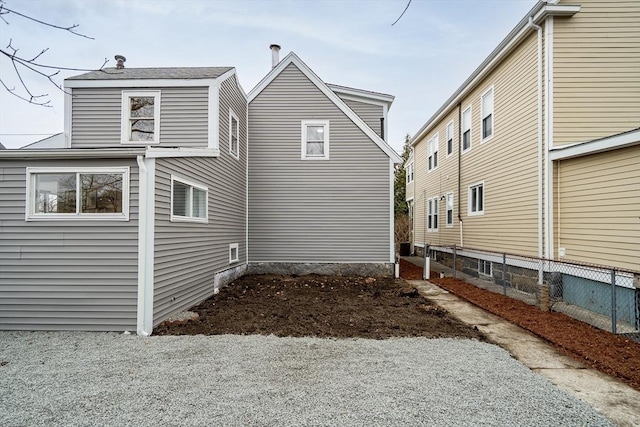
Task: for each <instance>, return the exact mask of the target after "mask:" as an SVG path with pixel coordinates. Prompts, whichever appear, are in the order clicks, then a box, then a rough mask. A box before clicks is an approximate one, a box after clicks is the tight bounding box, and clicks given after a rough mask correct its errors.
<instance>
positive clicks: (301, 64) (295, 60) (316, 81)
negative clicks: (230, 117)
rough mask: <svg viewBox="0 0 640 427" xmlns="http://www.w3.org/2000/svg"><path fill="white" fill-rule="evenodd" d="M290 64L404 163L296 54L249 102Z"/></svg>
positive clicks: (281, 64)
mask: <svg viewBox="0 0 640 427" xmlns="http://www.w3.org/2000/svg"><path fill="white" fill-rule="evenodd" d="M289 64H294V65H295V66H296V67H298V69H299V70H300V71H301V72H302V73H303V74H304V75H305V76H306V77H307V78H308V79H309V80H310V81H311V82H312V83H313V84H314V85H315V86H316V87H317V88H318V89H320V91H321V92H322V93H323V94H324V95H325V96H326V97H327V98H329V100H331V102H333V103H334V104H335V105H336V107H338V108H339V109H340V110H342V112H343V113H344V114H346V116H347V117H349V119H351V121H352V122H353V123H355V125H356V126H358V127H359V128H360V130H362V132H364V133H365V135H367V136H368V137H369V138H370V139H371V140H372V141H373V142H374V143H375V144H376V145H377V146H378V147H380V149H381V150H382V151H383V152H384V153H385V154H386V155H387V156H389V158H390V159H391V160H393V161H394V162H395V163H402V159H401V158H400V156H399V155H398V153H396V152H395V150H394V149H393V148H391V146H390V145H389V144H387V142H386V141H385V140H383V139H382V138H380V136H379V135H378V134H377V133H375V132H374V131H373V129H371V128H370V127H369V126H368V125H367V124H366V123H365V122H364V120H362V119H361V118H360V116H358V115H357V114H356V113H354V112H353V110H352V109H351V108H349V107H348V106H347V104H345V103H344V101H343V100H342V99H340V97H338V95H336V94H335V92H334V91H333V90H331V88H329V86H327V84H326V83H325V82H323V81H322V80H321V79H320V77H318V76H317V75H316V74H315V73H314V72H313V71H312V70H311V68H309V67H308V66H307V64H305V63H304V62H303V61H302V60H301V59H300V58H299V57H298V56H297V55H296V54H295V53H293V52H290V53H289V54H288V55H287V56H286V57H284V59H283V60H282V61H280V62H279V63H278V65H276V66H275V67H274V68H273V69H272V70H271V71H270V72H269V74H267V75H266V76H265V77H264V78H263V79H262V80H261V81H260V83H258V84H257V85H256V87H254V88H253V89H252V90H251V92H249V96H248V98H249V102H251V101H253V100H254V99H255V97H256V96H258V95H259V94H260V93H261V92H262V91H263V90H264V89H265V88H266V87H267V86H269V84H270V83H271V82H272V81H273V80H274V79H275V78H276V77H278V75H280V73H282V71H284V69H285V68H287V67H288V66H289Z"/></svg>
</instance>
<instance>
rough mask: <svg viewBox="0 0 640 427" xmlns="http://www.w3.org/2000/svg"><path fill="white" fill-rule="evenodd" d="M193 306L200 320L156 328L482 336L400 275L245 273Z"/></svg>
mask: <svg viewBox="0 0 640 427" xmlns="http://www.w3.org/2000/svg"><path fill="white" fill-rule="evenodd" d="M191 310H192V311H194V312H196V313H198V315H199V319H198V320H195V321H193V320H192V321H189V322H186V323H183V324H172V325H160V326H159V327H157V328H156V329H155V330H154V334H158V335H196V334H203V335H220V334H241V335H249V334H261V335H270V334H274V335H277V336H282V337H284V336H287V337H302V336H316V337H327V338H329V337H331V338H353V337H362V338H374V339H382V338H389V337H418V336H423V337H428V338H445V337H456V338H474V339H479V340H485V338H484V337H483V335H482V334H481V333H480V332H479V331H477V330H476V329H474V328H473V327H470V326H468V325H466V324H464V323H462V322H460V321H458V320H457V319H455V318H453V317H451V316H449V314H448V313H447V312H446V311H445V310H443V309H441V308H439V307H437V306H436V305H435V304H433V303H432V302H430V301H428V300H426V299H425V298H423V297H421V296H420V295H419V294H418V292H417V291H416V290H415V289H414V288H412V287H411V286H410V285H409V284H407V283H406V282H405V281H403V280H394V279H384V278H373V277H337V276H315V275H312V276H301V277H283V276H268V275H265V276H244V277H242V278H240V279H239V280H236V281H235V282H233V283H232V284H230V285H229V286H227V287H225V288H223V289H221V291H220V293H219V294H217V295H214V296H213V297H211V298H209V299H208V300H206V301H204V302H203V303H201V304H200V305H197V306H195V307H193V308H192V309H191Z"/></svg>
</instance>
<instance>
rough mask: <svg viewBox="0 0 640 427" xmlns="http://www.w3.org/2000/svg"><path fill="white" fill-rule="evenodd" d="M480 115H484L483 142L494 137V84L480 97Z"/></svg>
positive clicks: (482, 125) (482, 126)
mask: <svg viewBox="0 0 640 427" xmlns="http://www.w3.org/2000/svg"><path fill="white" fill-rule="evenodd" d="M480 117H482V124H481V128H480V129H481V132H482V142H484V141H488V140H489V139H491V138H492V137H493V86H492V87H490V88H489V89H487V91H486V92H485V93H484V94H482V97H481V98H480Z"/></svg>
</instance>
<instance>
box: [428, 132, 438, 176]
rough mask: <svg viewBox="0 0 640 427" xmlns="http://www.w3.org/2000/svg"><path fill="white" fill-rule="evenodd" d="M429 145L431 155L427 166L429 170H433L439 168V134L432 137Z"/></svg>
mask: <svg viewBox="0 0 640 427" xmlns="http://www.w3.org/2000/svg"><path fill="white" fill-rule="evenodd" d="M427 145H428V155H429V158H428V159H427V166H428V170H433V169H435V168H437V167H438V134H436V135H435V136H434V137H432V138H431V139H430V140H429V142H428V144H427Z"/></svg>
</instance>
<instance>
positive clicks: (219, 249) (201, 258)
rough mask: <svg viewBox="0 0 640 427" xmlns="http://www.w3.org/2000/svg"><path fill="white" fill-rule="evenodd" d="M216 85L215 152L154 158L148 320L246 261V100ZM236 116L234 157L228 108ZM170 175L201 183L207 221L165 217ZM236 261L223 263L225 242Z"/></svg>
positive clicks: (197, 295) (228, 85) (184, 303)
mask: <svg viewBox="0 0 640 427" xmlns="http://www.w3.org/2000/svg"><path fill="white" fill-rule="evenodd" d="M233 79H235V77H231V78H230V79H228V80H226V81H225V82H224V83H223V84H222V87H221V90H220V152H221V154H220V157H219V158H214V159H212V158H178V159H157V160H156V203H155V205H156V211H155V268H154V275H155V277H154V282H155V291H154V325H156V324H158V323H159V322H161V321H162V320H163V319H165V318H166V317H167V316H168V315H170V314H171V313H174V312H176V311H180V310H184V309H187V308H189V307H191V306H193V305H195V304H197V303H198V302H200V301H202V300H204V299H206V298H207V297H209V296H210V295H211V294H212V293H213V283H214V282H213V280H214V274H215V273H218V272H221V271H224V270H227V269H229V268H233V267H237V266H238V265H241V264H243V263H246V260H247V259H246V153H247V152H246V146H247V144H246V141H247V133H246V101H245V100H244V98H243V97H242V95H241V94H240V92H239V91H238V89H237V87H236V86H235V84H234V83H233ZM230 106H231V107H232V108H233V111H234V112H235V114H236V116H237V117H238V119H239V121H240V159H239V160H238V159H236V158H234V157H233V156H231V155H230V154H229V145H228V128H229V107H230ZM171 175H174V176H176V177H179V178H184V179H186V180H189V181H193V182H195V183H198V184H201V185H203V186H206V187H207V188H208V191H209V197H208V216H209V222H208V224H202V223H194V222H171V221H170V214H171V188H170V185H171ZM231 243H238V255H239V261H238V262H236V263H233V264H230V263H229V244H231Z"/></svg>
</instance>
